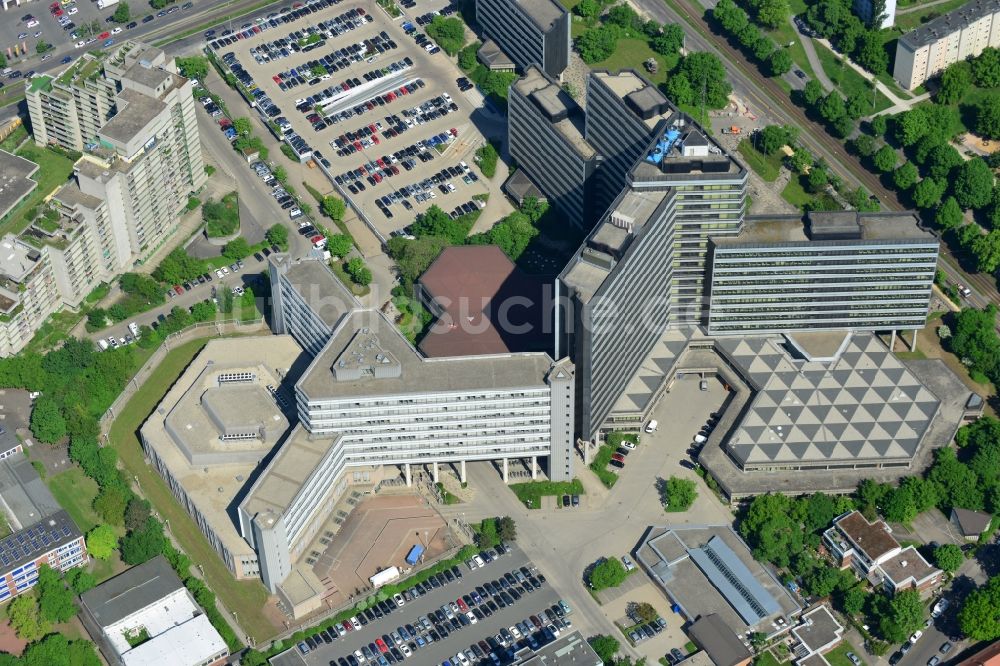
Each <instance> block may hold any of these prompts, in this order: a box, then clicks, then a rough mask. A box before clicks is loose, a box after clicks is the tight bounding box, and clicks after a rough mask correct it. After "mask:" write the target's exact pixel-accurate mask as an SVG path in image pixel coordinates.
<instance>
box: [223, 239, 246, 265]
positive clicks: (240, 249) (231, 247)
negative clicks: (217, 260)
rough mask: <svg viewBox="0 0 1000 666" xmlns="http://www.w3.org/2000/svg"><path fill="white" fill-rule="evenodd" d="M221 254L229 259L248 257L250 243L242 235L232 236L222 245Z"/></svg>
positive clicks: (235, 259)
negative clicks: (231, 238) (232, 237)
mask: <svg viewBox="0 0 1000 666" xmlns="http://www.w3.org/2000/svg"><path fill="white" fill-rule="evenodd" d="M222 256H223V257H225V258H226V259H229V260H230V261H237V260H239V259H242V258H243V257H248V256H250V243H248V242H247V240H246V239H245V238H243V237H242V236H240V237H239V238H234V239H233V240H231V241H229V242H228V243H226V244H225V245H224V246H223V247H222Z"/></svg>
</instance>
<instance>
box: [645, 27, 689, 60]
mask: <svg viewBox="0 0 1000 666" xmlns="http://www.w3.org/2000/svg"><path fill="white" fill-rule="evenodd" d="M649 46H650V48H652V49H653V50H654V51H656V52H657V53H659V54H661V55H674V54H676V53H677V52H678V51H680V50H681V47H682V46H684V29H683V28H681V27H680V26H679V25H677V24H676V23H665V24H663V28H662V30H661V31H660V34H658V35H656V36H655V37H653V38H652V39H651V40H650V41H649Z"/></svg>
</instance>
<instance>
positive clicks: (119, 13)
mask: <svg viewBox="0 0 1000 666" xmlns="http://www.w3.org/2000/svg"><path fill="white" fill-rule="evenodd" d="M111 18H113V19H114V21H115V23H128V22H129V21H130V20H132V9H131V8H130V7H129V6H128V3H127V2H125V1H124V0H122V2H119V3H118V5H117V6H116V7H115V13H114V14H112V15H111Z"/></svg>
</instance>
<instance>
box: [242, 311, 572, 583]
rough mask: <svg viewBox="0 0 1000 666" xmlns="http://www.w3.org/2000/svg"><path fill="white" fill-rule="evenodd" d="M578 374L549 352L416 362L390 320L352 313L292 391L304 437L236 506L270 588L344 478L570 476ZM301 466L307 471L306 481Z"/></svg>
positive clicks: (293, 441) (297, 437) (294, 440)
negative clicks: (496, 471)
mask: <svg viewBox="0 0 1000 666" xmlns="http://www.w3.org/2000/svg"><path fill="white" fill-rule="evenodd" d="M573 382H574V378H573V367H572V365H571V364H569V363H568V362H563V363H553V362H552V360H551V358H550V357H549V356H548V355H547V354H544V353H524V354H491V355H481V356H455V357H448V358H435V359H428V358H424V357H422V356H421V355H420V354H419V353H418V352H417V350H416V349H414V348H413V347H412V346H411V345H410V344H409V343H408V342H407V341H406V339H405V338H404V337H403V335H402V334H401V333H400V332H399V331H398V330H397V329H396V327H395V325H394V324H393V323H392V322H390V321H389V320H388V319H386V318H385V316H384V315H383V314H382V313H380V312H377V311H373V310H356V311H353V312H351V313H350V314H349V315H347V316H345V317H344V318H343V319H342V321H341V323H340V325H339V326H338V327H337V329H336V330H335V331H334V334H333V337H331V339H330V341H329V343H328V344H327V345H326V347H325V348H324V349H323V350H322V351H321V352H320V354H319V355H317V356H316V357H315V359H314V360H313V361H312V364H311V365H310V366H309V368H307V369H306V371H305V372H304V373H303V375H302V377H301V379H299V381H298V382H297V383H296V385H295V393H296V404H297V407H298V413H299V421H300V423H301V424H302V425H301V429H300V430H296V431H295V433H293V435H292V436H291V437H290V439H289V441H288V442H287V443H286V444H285V445H284V446H283V447H282V448H281V450H280V451H279V452H278V453H277V455H276V456H275V457H274V458H273V459H272V460H271V462H270V463H269V464H268V467H267V469H266V470H265V471H264V472H263V473H262V474H261V475H260V477H259V478H258V479H257V481H256V482H255V483H254V485H253V487H252V488H251V490H250V492H249V493H248V494H247V496H246V498H245V499H243V500H242V502H241V503H240V506H239V515H240V526H241V530H242V533H243V536H244V538H245V539H247V540H248V541H249V542H250V543H251V544H253V545H254V546H255V548H256V550H257V554H258V558H259V561H260V571H261V577H262V578H263V580H264V582H265V584H266V585H267V586H268V587H269V588H270V589H271V590H272V591H274V590H276V589H277V586H278V584H279V583H280V582H281V581H282V580H283V579H284V578H285V577H286V576H288V575H289V573H290V572H291V566H292V563H293V562H294V561H295V560H296V559H297V557H298V555H300V554H301V553H300V551H301V549H302V548H303V547H304V546H305V545H307V544H308V543H309V541H310V540H311V538H312V537H313V536H314V534H315V531H316V530H317V529H318V527H319V526H320V524H321V523H322V521H323V519H325V515H326V514H325V513H324V510H325V509H326V510H328V509H329V508H330V507H332V506H333V505H334V504H335V503H336V501H337V499H338V498H339V497H340V495H341V494H342V493H343V491H344V490H345V489H346V486H347V483H348V481H347V477H348V472H353V473H354V474H360V473H361V472H362V471H364V470H370V469H372V468H380V467H382V466H390V465H399V466H402V467H403V469H404V473H405V477H406V480H407V483H409V482H410V478H411V475H410V467H411V465H428V466H432V467H433V470H434V478H435V480H436V479H437V466H438V465H439V464H440V463H458V464H460V465H461V470H462V472H461V477H462V480H463V481H464V478H465V471H464V470H465V463H466V462H467V461H474V460H501V461H502V462H503V469H504V476H505V480H506V470H507V463H508V460H509V459H511V458H514V459H522V458H523V459H530V460H531V461H532V463H531V464H532V469H537V465H536V463H535V461H536V459H537V458H538V457H540V456H541V457H546V458H548V460H549V465H548V474H549V478H550V479H551V480H556V481H561V480H568V479H571V478H572V476H573V471H572V445H573V439H572V431H573V428H572V419H573ZM303 470H311V471H310V472H309V473H308V475H307V476H305V478H303V477H302V474H303Z"/></svg>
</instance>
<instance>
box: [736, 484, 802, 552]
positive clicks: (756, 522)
mask: <svg viewBox="0 0 1000 666" xmlns="http://www.w3.org/2000/svg"><path fill="white" fill-rule="evenodd" d="M801 510H802V508H801V506H800V505H798V504H797V503H796V501H795V500H793V499H792V498H790V497H785V496H784V495H775V494H770V493H769V494H766V495H758V496H757V497H754V499H753V501H752V502H751V503H750V507H749V509H747V512H746V515H745V516H744V518H743V520H742V522H741V523H740V534H742V535H743V537H744V538H745V539H746V540H747V542H748V543H749V544H750V547H751V549H752V550H753V553H754V557H755V558H756V559H760V560H765V561H767V562H771V563H773V564H776V565H778V566H782V567H786V566H788V565H789V563H790V562H791V559H792V557H793V556H795V555H797V554H798V553H801V552H802V550H803V549H804V547H805V535H804V534H803V531H802V528H801V525H800V522H801V516H800V512H801Z"/></svg>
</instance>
